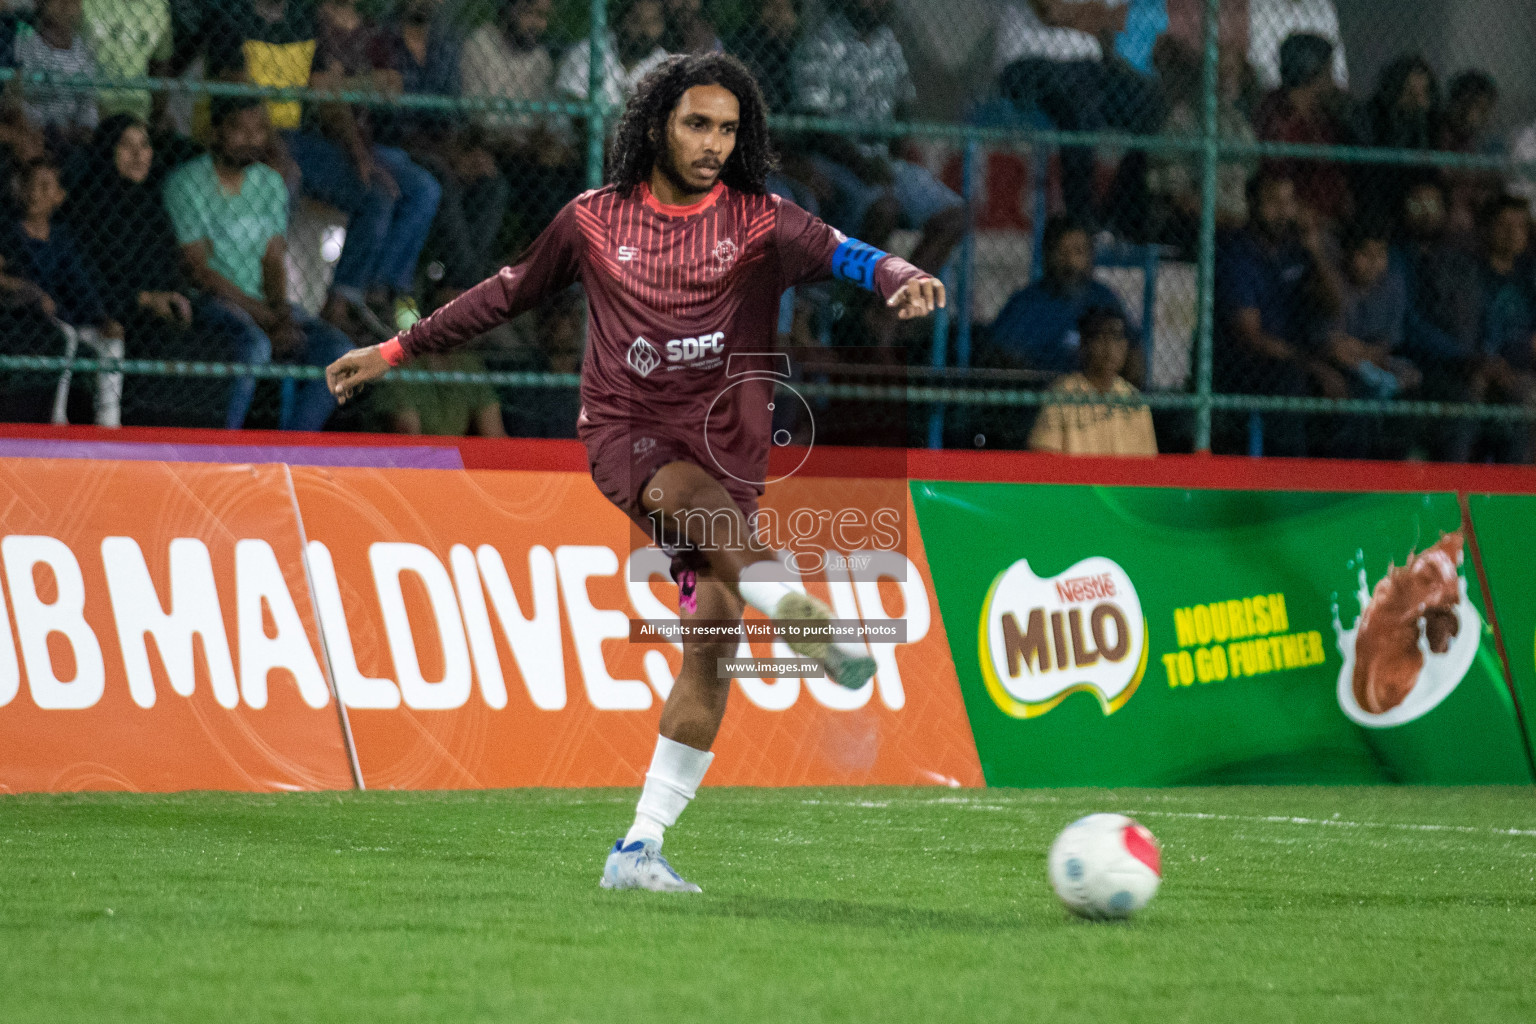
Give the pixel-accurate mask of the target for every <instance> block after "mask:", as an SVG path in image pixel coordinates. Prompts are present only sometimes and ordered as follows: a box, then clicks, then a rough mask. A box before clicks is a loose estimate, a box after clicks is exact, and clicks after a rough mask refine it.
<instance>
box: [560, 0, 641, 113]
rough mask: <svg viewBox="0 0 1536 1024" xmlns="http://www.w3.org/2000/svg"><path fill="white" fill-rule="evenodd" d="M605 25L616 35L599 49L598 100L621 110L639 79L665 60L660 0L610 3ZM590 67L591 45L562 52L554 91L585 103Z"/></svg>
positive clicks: (583, 43)
mask: <svg viewBox="0 0 1536 1024" xmlns="http://www.w3.org/2000/svg"><path fill="white" fill-rule="evenodd" d="M608 23H609V24H610V25H612V26H613V27H614V29H615V30H616V31H610V32H609V33H608V36H607V38H606V39H604V40H603V41H602V45H601V47H600V50H601V52H602V55H603V73H602V82H603V93H602V96H601V97H599V98H600V99H601V100H602V101H603V102H604V103H606V104H607V105H608V106H610V107H614V108H620V107H623V106H624V103H625V102H626V101H627V100H628V99H629V97H630V96H632V95H634V92H635V86H637V85H639V84H640V79H642V78H644V77H645V76H646V75H647V74H648V73H650V71H651V69H652V68H654V67H655V66H656V65H658V64H660V63H661V62H662V61H664V60H666V59H667V51H666V50H665V49H664V48H663V47H662V45H661V40H662V37H663V36H664V35H666V31H667V21H666V11H665V8H664V7H663V5H662V0H612V2H611V3H609V5H608ZM591 65H592V41H591V40H590V39H583V40H582V41H581V42H579V43H576V44H575V45H573V46H572V47H571V48H570V49H569V50H567V51H565V56H564V57H563V58H562V59H561V61H560V70H559V71H558V72H557V73H556V74H555V88H556V91H557V92H559V93H560V95H562V96H567V97H570V98H571V99H574V100H582V101H584V100H586V98H587V86H588V85H589V74H590V68H591ZM615 113H617V111H615Z"/></svg>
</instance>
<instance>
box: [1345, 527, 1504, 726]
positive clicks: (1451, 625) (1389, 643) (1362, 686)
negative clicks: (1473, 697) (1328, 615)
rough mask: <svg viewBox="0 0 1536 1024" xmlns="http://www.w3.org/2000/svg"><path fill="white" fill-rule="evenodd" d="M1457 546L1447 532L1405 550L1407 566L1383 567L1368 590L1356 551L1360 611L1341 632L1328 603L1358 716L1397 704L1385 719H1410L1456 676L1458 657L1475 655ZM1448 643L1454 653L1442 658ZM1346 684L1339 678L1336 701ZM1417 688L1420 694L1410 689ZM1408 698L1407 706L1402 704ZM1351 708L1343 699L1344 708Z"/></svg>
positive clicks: (1474, 627) (1382, 712)
mask: <svg viewBox="0 0 1536 1024" xmlns="http://www.w3.org/2000/svg"><path fill="white" fill-rule="evenodd" d="M1462 548H1463V537H1462V534H1461V533H1460V532H1459V531H1458V532H1456V533H1450V534H1446V535H1445V536H1444V537H1442V538H1441V539H1440V540H1439V542H1438V543H1436V544H1434V545H1433V546H1431V547H1429V548H1426V549H1425V550H1424V551H1421V552H1419V553H1418V554H1417V555H1413V556H1410V558H1409V560H1408V564H1407V565H1403V566H1389V567H1388V569H1387V575H1386V576H1384V577H1383V578H1382V579H1380V580H1378V581H1377V583H1376V587H1375V589H1374V590H1368V589H1367V582H1366V575H1365V568H1364V558H1363V556H1361V557H1360V570H1359V572H1360V589H1359V592H1358V594H1357V598H1358V600H1359V602H1360V616H1359V618H1358V619H1357V620H1356V622H1355V625H1354V627H1353V628H1352V629H1350V630H1345V629H1344V628H1343V626H1342V624H1341V623H1340V621H1339V614H1338V606H1337V604H1335V606H1334V629H1335V631H1336V632H1337V634H1338V638H1339V650H1340V652H1341V653H1342V654H1344V656H1345V671H1346V673H1347V675H1348V678H1347V685H1348V689H1349V693H1350V695H1351V696H1353V698H1354V699H1353V703H1354V704H1355V705H1356V707H1357V708H1358V709H1359V712H1360V713H1361V714H1362V715H1364V716H1370V717H1375V716H1386V715H1388V713H1389V712H1393V711H1394V709H1400V712H1399V713H1398V714H1395V715H1392V716H1391V717H1392V718H1393V719H1402V720H1404V721H1407V720H1411V719H1412V718H1416V717H1418V715H1419V714H1422V713H1423V712H1425V711H1427V710H1429V707H1432V706H1433V705H1434V704H1437V703H1439V700H1440V699H1443V697H1444V695H1445V694H1446V693H1448V692H1449V691H1450V689H1454V687H1455V685H1456V684H1457V683H1459V682H1460V681H1461V680H1460V677H1461V675H1462V674H1464V672H1465V668H1466V666H1465V665H1461V664H1460V663H1461V662H1463V661H1464V660H1467V658H1468V656H1470V654H1472V653H1475V646H1476V643H1477V639H1478V636H1477V634H1478V631H1479V630H1480V628H1481V623H1480V621H1479V619H1478V618H1477V614H1476V611H1475V610H1474V609H1473V608H1472V607H1471V605H1470V604H1469V603H1468V601H1467V583H1466V580H1464V579H1463V578H1462V577H1461V572H1460V570H1461V564H1462ZM1453 648H1456V649H1457V650H1456V654H1457V655H1458V656H1457V657H1454V658H1448V657H1447V655H1450V654H1452V652H1453ZM1453 663H1454V664H1453ZM1458 666H1459V668H1460V671H1457V668H1458ZM1441 677H1444V678H1441ZM1345 686H1346V679H1345V678H1342V677H1341V679H1340V697H1341V702H1343V701H1342V698H1343V697H1344V695H1345V694H1344V690H1345ZM1416 688H1418V689H1420V690H1422V691H1425V692H1420V693H1415V690H1416ZM1429 690H1433V691H1435V692H1434V693H1429V692H1427V691H1429ZM1410 698H1411V699H1412V700H1411V703H1412V704H1414V705H1415V706H1414V707H1408V706H1405V704H1406V703H1407V702H1410ZM1419 704H1426V705H1427V706H1424V707H1417V705H1419ZM1350 710H1351V709H1350V708H1349V707H1348V705H1347V704H1346V705H1345V711H1346V712H1348V711H1350ZM1410 712H1411V713H1410ZM1352 717H1355V716H1354V715H1352ZM1383 724H1385V723H1383Z"/></svg>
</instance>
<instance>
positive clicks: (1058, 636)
mask: <svg viewBox="0 0 1536 1024" xmlns="http://www.w3.org/2000/svg"><path fill="white" fill-rule="evenodd" d="M980 641H981V642H980V657H981V675H982V679H983V681H984V682H985V683H986V686H987V692H988V693H989V694H991V695H992V700H993V701H995V702H996V703H997V706H998V707H1000V708H1002V709H1003V711H1004V712H1005V713H1006V714H1009V715H1011V716H1013V717H1014V718H1033V717H1035V716H1037V715H1043V714H1045V713H1046V712H1047V711H1049V710H1051V709H1052V708H1054V707H1055V706H1056V705H1057V704H1060V703H1061V702H1062V701H1063V700H1065V699H1066V698H1067V696H1068V695H1069V694H1072V693H1076V692H1078V691H1083V692H1086V693H1092V694H1093V695H1094V696H1096V697H1098V699H1099V704H1100V705H1101V706H1102V707H1103V709H1104V713H1105V714H1106V715H1111V714H1114V713H1115V712H1116V711H1118V710H1120V708H1121V707H1123V706H1124V705H1125V702H1126V701H1128V700H1130V699H1131V694H1133V693H1134V692H1136V686H1137V684H1139V683H1140V682H1141V677H1142V674H1143V673H1144V672H1145V671H1146V668H1147V621H1146V619H1145V618H1144V617H1143V616H1142V613H1141V599H1140V598H1139V597H1137V596H1136V587H1135V586H1134V585H1133V584H1132V583H1131V578H1130V577H1129V576H1127V575H1126V573H1125V570H1124V569H1122V568H1120V566H1119V565H1117V564H1115V563H1114V562H1112V561H1110V560H1109V559H1108V558H1103V557H1099V556H1095V557H1093V558H1085V559H1083V560H1082V561H1081V562H1078V563H1077V564H1076V565H1074V566H1072V567H1071V568H1069V569H1067V570H1065V571H1064V572H1062V573H1061V574H1060V575H1058V576H1054V577H1050V578H1046V579H1042V578H1041V577H1039V576H1036V575H1035V573H1034V571H1033V570H1032V569H1030V567H1029V562H1027V561H1025V560H1023V559H1020V560H1019V561H1017V562H1015V563H1014V564H1013V565H1011V566H1009V567H1008V569H1007V570H1005V571H1004V572H1003V573H1001V574H1000V575H999V576H998V577H997V579H996V580H994V581H993V582H992V587H991V589H990V590H988V591H987V597H986V600H985V601H983V602H982V606H981V635H980Z"/></svg>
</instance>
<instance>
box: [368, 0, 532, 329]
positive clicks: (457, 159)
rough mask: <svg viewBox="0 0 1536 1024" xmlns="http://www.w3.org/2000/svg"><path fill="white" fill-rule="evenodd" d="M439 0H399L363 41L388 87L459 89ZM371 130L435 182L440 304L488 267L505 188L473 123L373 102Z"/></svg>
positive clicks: (433, 240) (439, 92)
mask: <svg viewBox="0 0 1536 1024" xmlns="http://www.w3.org/2000/svg"><path fill="white" fill-rule="evenodd" d="M440 6H441V0H405V3H404V4H403V5H402V6H401V7H400V8H399V13H398V17H397V18H396V20H394V21H391V22H390V23H388V24H387V25H385V26H383V27H382V28H381V29H380V30H379V31H378V32H377V33H376V34H375V36H374V38H373V39H372V40H371V41H370V44H369V49H370V58H371V60H372V62H373V66H374V68H375V72H376V74H377V75H378V76H379V77H380V84H381V87H382V88H383V89H384V91H386V92H389V93H400V92H405V93H426V94H430V95H436V96H449V95H454V94H456V93H457V92H458V91H459V65H460V52H461V48H460V46H459V45H457V43H456V41H455V40H454V39H453V37H452V34H451V31H450V30H449V29H448V28H447V27H446V26H444V25H443V24H442V20H441V19H440V18H439V17H438V9H439V7H440ZM373 114H374V116H373V121H374V133H375V136H376V138H377V139H378V141H379V142H380V143H381V144H383V145H385V146H393V147H395V148H398V149H400V150H402V151H404V152H405V153H406V154H407V155H408V156H410V158H411V159H412V160H414V161H415V162H416V163H417V164H419V165H420V166H422V167H425V168H426V169H427V170H429V171H430V172H431V173H432V176H433V177H435V178H436V179H437V181H438V184H439V185H440V186H441V187H442V198H441V200H440V201H439V203H438V207H437V220H436V222H435V223H434V224H433V226H432V232H431V234H430V235H429V236H428V242H427V245H428V248H429V249H430V250H431V252H432V254H433V257H434V261H435V264H436V266H437V268H439V269H440V270H441V274H440V276H439V275H435V274H434V272H433V271H432V270H431V269H429V271H428V276H429V277H434V276H437V277H438V280H439V285H438V293H437V294H436V295H435V296H433V299H434V300H435V301H434V302H433V303H432V304H434V305H435V304H440V303H441V302H444V301H447V300H448V299H449V298H452V297H453V296H454V295H457V294H458V293H459V292H461V291H463V290H464V289H466V288H469V287H470V286H472V285H475V284H479V283H480V282H481V281H482V280H484V279H485V278H487V277H489V276H490V275H491V274H492V273H493V272H494V270H495V263H496V257H497V252H496V239H497V236H498V234H499V233H500V231H501V223H502V219H503V218H504V217H505V216H506V212H507V201H508V198H509V194H510V190H509V188H508V186H507V182H506V179H505V178H503V177H502V176H501V174H500V172H499V171H498V170H497V169H496V162H495V160H494V159H493V157H492V156H491V153H490V151H489V149H488V148H487V147H486V146H485V145H484V144H483V143H482V142H481V141H479V140H478V139H477V138H476V136H477V135H478V133H477V132H475V131H474V130H473V129H469V128H460V127H458V126H457V125H456V123H455V121H456V118H455V117H454V116H453V115H451V114H445V113H443V112H441V111H435V110H416V109H411V108H380V109H377V110H375V111H374V112H373Z"/></svg>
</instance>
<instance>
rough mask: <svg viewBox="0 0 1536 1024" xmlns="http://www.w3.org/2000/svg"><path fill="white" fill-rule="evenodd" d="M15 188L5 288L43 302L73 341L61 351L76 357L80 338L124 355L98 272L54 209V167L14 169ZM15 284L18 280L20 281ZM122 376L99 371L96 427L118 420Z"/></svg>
mask: <svg viewBox="0 0 1536 1024" xmlns="http://www.w3.org/2000/svg"><path fill="white" fill-rule="evenodd" d="M13 188H14V192H15V200H16V205H17V207H18V209H19V210H20V214H21V215H20V218H19V219H17V220H15V221H12V222H11V224H9V225H8V226H7V229H6V231H5V234H4V236H3V238H0V257H3V259H4V267H3V271H4V273H5V275H6V277H7V278H8V279H10V280H8V281H7V282H6V285H7V286H8V287H7V290H9V291H11V292H12V293H13V294H17V295H19V296H21V297H22V298H24V299H26V300H28V301H31V302H33V303H35V304H36V305H38V306H40V307H41V308H42V310H43V312H44V313H46V314H47V315H48V316H50V317H52V318H54V319H55V320H57V321H58V323H59V324H61V325H62V327H61V330H63V332H64V335H65V337H66V339H71V340H70V341H69V343H68V346H67V348H66V351H65V353H64V354H65V355H74V353H75V345H76V344H77V343H79V342H84V343H85V345H86V346H87V347H88V348H90V349H91V352H90V353H86V355H92V354H94V355H95V356H98V357H100V358H111V359H121V358H123V328H122V325H121V324H119V323H118V322H117V321H116V320H114V319H112V317H111V316H110V315H109V314H108V312H107V307H106V304H105V303H104V302H103V301H102V297H101V291H100V290H99V289H98V288H97V282H96V277H95V275H94V274H93V273H92V271H91V270H90V269H89V268H88V267H87V265H86V262H85V258H84V256H83V255H82V254H81V252H80V247H79V244H78V243H77V242H76V241H75V236H74V232H72V231H70V229H69V225H68V224H65V223H63V222H62V221H56V220H55V219H54V214H56V213H58V211H59V207H60V206H62V205H64V199H65V198H66V197H65V192H64V188H63V186H61V185H60V184H59V168H58V167H57V165H55V164H53V163H52V162H50V161H49V160H47V159H46V158H44V159H38V160H34V161H32V163H30V164H28V165H27V166H26V167H24V168H22V169H21V171H20V172H19V173H18V174H17V176H16V178H15V180H14V182H13ZM18 282H19V283H18ZM67 380H68V375H67V374H66V376H65V377H63V378H61V380H60V384H59V400H58V401H57V402H56V403H55V405H54V415H53V420H54V422H55V423H59V422H63V413H64V399H65V398H66V397H67V394H68V390H69V386H68V384H67V383H66V382H67ZM122 395H123V375H122V374H121V373H98V374H97V375H96V425H97V426H101V427H118V426H121V425H122Z"/></svg>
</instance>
